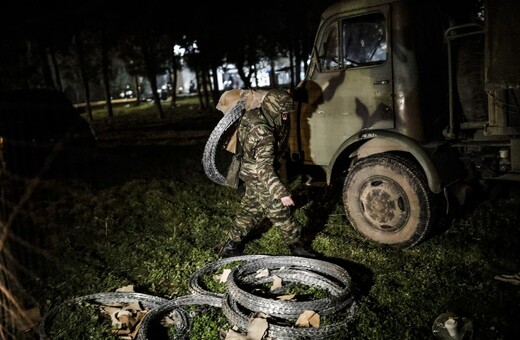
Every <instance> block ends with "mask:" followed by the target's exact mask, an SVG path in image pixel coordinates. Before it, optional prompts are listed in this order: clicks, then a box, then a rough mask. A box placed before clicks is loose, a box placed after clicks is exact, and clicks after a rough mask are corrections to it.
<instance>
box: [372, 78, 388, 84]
mask: <svg viewBox="0 0 520 340" xmlns="http://www.w3.org/2000/svg"><path fill="white" fill-rule="evenodd" d="M389 83H390V80H388V79H385V80H376V81H375V82H374V85H387V84H389Z"/></svg>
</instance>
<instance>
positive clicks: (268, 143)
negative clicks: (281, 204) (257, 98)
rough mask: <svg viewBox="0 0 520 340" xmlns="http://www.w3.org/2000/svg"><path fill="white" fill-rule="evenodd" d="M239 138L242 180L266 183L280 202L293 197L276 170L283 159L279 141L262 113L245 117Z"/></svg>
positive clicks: (239, 130)
mask: <svg viewBox="0 0 520 340" xmlns="http://www.w3.org/2000/svg"><path fill="white" fill-rule="evenodd" d="M238 135H239V140H240V144H241V148H242V165H241V168H240V178H241V179H242V180H243V181H244V182H246V184H247V183H248V182H251V181H260V182H262V183H263V184H264V185H265V187H266V188H267V189H268V190H269V193H270V194H271V195H272V196H273V197H274V198H276V199H280V198H282V197H285V196H290V195H291V193H290V192H289V190H287V188H286V187H285V186H284V185H283V183H282V182H281V181H280V178H279V176H278V174H277V172H276V170H275V161H276V160H277V158H278V157H279V154H278V153H279V151H278V141H277V140H276V138H275V136H274V131H273V128H272V127H270V126H269V124H268V122H267V120H266V118H265V116H264V115H263V114H262V110H261V109H259V108H258V109H252V110H249V111H247V112H246V113H244V116H243V117H242V119H241V122H240V126H239V128H238Z"/></svg>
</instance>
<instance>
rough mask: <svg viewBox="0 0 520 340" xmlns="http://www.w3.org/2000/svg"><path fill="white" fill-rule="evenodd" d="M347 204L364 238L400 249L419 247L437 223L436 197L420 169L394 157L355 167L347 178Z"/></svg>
mask: <svg viewBox="0 0 520 340" xmlns="http://www.w3.org/2000/svg"><path fill="white" fill-rule="evenodd" d="M343 204H344V207H345V212H346V214H347V218H348V220H349V221H350V223H351V224H352V226H353V227H354V228H355V229H357V230H358V231H359V232H360V233H361V234H362V235H364V236H365V237H367V238H369V239H371V240H373V241H375V242H377V243H380V244H384V245H389V246H394V247H398V248H409V247H412V246H414V245H416V244H417V243H419V242H420V241H421V240H423V239H424V237H425V236H426V235H427V233H428V232H429V231H430V229H432V226H433V224H434V222H435V216H434V215H435V210H436V209H435V198H434V194H433V193H432V192H431V191H430V190H429V187H428V184H427V181H426V177H425V176H424V174H423V172H422V171H421V169H420V167H419V166H418V165H416V164H415V163H413V162H411V161H409V160H407V159H406V158H404V157H401V156H398V155H394V154H383V155H381V154H380V155H377V156H369V157H366V158H363V159H361V160H359V161H358V162H357V163H355V164H354V165H353V166H352V167H351V169H350V170H349V172H348V174H347V176H346V178H345V183H344V186H343Z"/></svg>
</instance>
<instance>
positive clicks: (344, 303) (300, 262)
mask: <svg viewBox="0 0 520 340" xmlns="http://www.w3.org/2000/svg"><path fill="white" fill-rule="evenodd" d="M235 262H236V263H237V266H236V267H234V268H233V269H231V272H230V274H229V276H228V279H227V281H226V292H225V293H218V292H211V291H209V290H208V289H206V288H205V287H204V286H203V278H204V276H205V275H208V274H211V273H214V272H217V271H218V270H220V269H221V268H222V267H224V266H226V265H228V264H232V263H235ZM264 269H268V274H267V275H258V272H259V271H260V270H264ZM274 275H276V276H278V277H280V278H281V279H282V280H283V287H281V288H277V290H274V291H272V292H271V293H272V294H277V295H278V294H280V293H282V294H283V293H285V291H287V289H290V287H291V286H292V285H297V284H304V285H307V286H316V287H319V288H321V289H324V290H327V291H328V294H329V295H330V297H326V298H322V299H316V300H313V301H279V300H275V299H269V298H265V297H260V296H256V295H254V294H253V293H251V292H249V291H246V288H245V287H248V288H252V287H254V286H255V285H256V286H260V285H265V284H268V283H270V282H273V280H274ZM351 285H352V282H351V278H350V275H349V274H348V272H347V271H346V270H345V269H343V268H342V267H340V266H338V265H335V264H333V263H330V262H326V261H322V260H317V259H308V258H303V257H296V256H269V255H243V256H236V257H230V258H225V259H221V260H218V261H215V262H212V263H209V264H207V265H205V266H204V267H202V268H200V269H199V270H197V271H196V272H195V273H194V274H193V275H192V276H191V277H190V282H189V289H190V291H191V293H192V294H191V295H185V296H181V297H178V298H174V299H171V300H169V299H164V298H160V297H156V296H151V295H147V294H141V293H118V292H115V293H98V294H92V295H86V296H82V297H78V298H74V299H71V300H69V301H67V302H65V303H62V304H60V305H58V306H56V307H54V308H53V309H51V310H50V311H49V313H47V315H46V316H45V317H44V319H43V320H42V323H41V325H40V326H41V334H42V337H41V339H42V340H50V338H49V337H48V336H47V333H48V328H49V323H50V322H49V321H50V320H51V319H52V318H54V317H55V316H56V314H57V312H58V311H59V310H60V308H63V307H64V306H67V305H70V304H72V303H76V304H77V303H81V302H85V303H89V304H99V305H102V304H105V305H106V304H117V303H130V302H140V303H141V305H142V306H143V307H145V308H150V310H149V311H148V312H147V313H146V314H145V316H144V317H143V319H142V322H141V326H140V328H139V330H138V332H137V336H136V339H137V340H153V339H152V338H150V333H151V328H152V327H155V326H159V324H160V321H161V320H162V319H163V318H164V317H166V316H170V317H172V318H173V319H174V320H175V337H174V338H173V339H176V340H181V339H182V340H184V339H189V330H190V320H189V314H188V313H187V312H186V310H185V309H183V308H182V307H183V306H191V305H207V306H211V307H217V308H221V309H222V313H223V314H224V315H225V316H226V318H227V319H228V321H229V322H230V323H231V325H233V326H235V327H237V328H238V329H239V330H240V331H242V332H247V327H248V323H249V321H250V315H251V314H253V313H255V312H264V313H266V314H268V318H267V321H268V323H269V326H268V330H267V335H268V336H269V337H271V338H273V339H287V340H289V339H291V340H293V339H321V338H326V339H333V338H335V336H338V335H341V334H344V332H345V329H346V327H348V324H349V323H350V322H352V320H353V317H354V313H355V310H356V308H357V307H356V304H355V302H354V297H353V296H352V292H351ZM307 310H312V311H314V312H316V313H318V314H319V315H320V316H327V315H331V314H333V313H336V312H337V313H339V316H338V317H337V319H338V320H339V321H338V322H334V323H329V324H326V325H324V326H321V327H318V328H313V327H311V328H300V327H295V326H293V325H290V323H291V322H294V320H295V319H297V318H298V316H299V315H300V314H301V313H303V312H304V311H307ZM288 320H290V321H288ZM331 320H334V318H332V319H331Z"/></svg>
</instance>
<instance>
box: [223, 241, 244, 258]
mask: <svg viewBox="0 0 520 340" xmlns="http://www.w3.org/2000/svg"><path fill="white" fill-rule="evenodd" d="M240 255H242V250H241V249H240V243H239V242H235V241H232V240H229V241H227V242H226V244H224V246H223V247H222V250H220V256H221V257H233V256H240Z"/></svg>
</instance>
